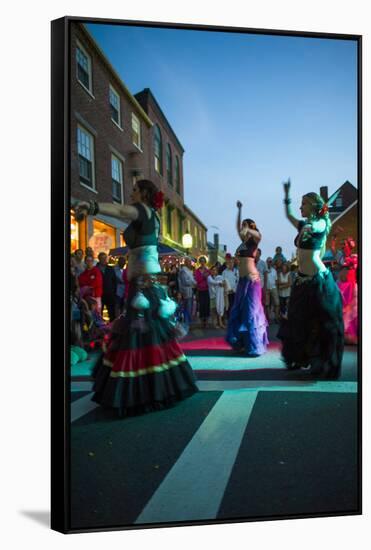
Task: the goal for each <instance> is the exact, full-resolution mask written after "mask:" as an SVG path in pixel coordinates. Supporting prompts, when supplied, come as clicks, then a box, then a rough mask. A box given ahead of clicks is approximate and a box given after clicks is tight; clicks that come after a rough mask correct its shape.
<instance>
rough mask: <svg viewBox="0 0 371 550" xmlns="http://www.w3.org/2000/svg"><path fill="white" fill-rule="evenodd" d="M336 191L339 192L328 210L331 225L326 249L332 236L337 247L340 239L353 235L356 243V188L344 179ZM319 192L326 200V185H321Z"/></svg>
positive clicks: (339, 244)
mask: <svg viewBox="0 0 371 550" xmlns="http://www.w3.org/2000/svg"><path fill="white" fill-rule="evenodd" d="M337 191H339V194H338V196H337V198H336V200H335V202H334V204H333V205H332V206H331V207H330V210H329V214H330V219H331V222H332V227H331V231H330V234H329V236H328V238H327V243H326V248H327V249H328V250H329V249H331V243H332V239H333V238H334V237H336V247H337V248H340V247H341V244H342V241H343V240H344V239H346V238H347V237H353V238H354V240H355V242H356V244H358V190H357V188H356V187H354V185H353V184H351V183H350V182H349V181H345V182H344V183H343V184H342V185H341V186H340V187H339V188H338V189H337V190H336V192H337ZM320 194H321V196H322V197H323V198H324V199H325V200H328V198H329V197H328V190H327V187H321V189H320Z"/></svg>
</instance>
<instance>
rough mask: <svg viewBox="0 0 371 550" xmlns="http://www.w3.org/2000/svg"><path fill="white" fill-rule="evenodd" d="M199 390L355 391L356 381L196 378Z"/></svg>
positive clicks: (356, 387) (356, 388)
mask: <svg viewBox="0 0 371 550" xmlns="http://www.w3.org/2000/svg"><path fill="white" fill-rule="evenodd" d="M197 387H198V388H199V390H201V391H224V390H238V389H243V388H246V389H253V390H256V391H308V392H329V393H357V391H358V384H357V382H337V381H327V380H326V381H325V380H323V381H309V380H308V381H300V380H292V381H290V382H287V381H284V380H274V381H269V380H198V381H197Z"/></svg>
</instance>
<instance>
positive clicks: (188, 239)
mask: <svg viewBox="0 0 371 550" xmlns="http://www.w3.org/2000/svg"><path fill="white" fill-rule="evenodd" d="M192 244H193V239H192V235H190V234H189V233H185V234H184V235H183V237H182V245H183V248H185V249H186V252H187V256H188V252H189V249H190V248H192Z"/></svg>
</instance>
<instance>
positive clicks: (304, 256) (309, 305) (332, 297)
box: [278, 180, 344, 378]
mask: <svg viewBox="0 0 371 550" xmlns="http://www.w3.org/2000/svg"><path fill="white" fill-rule="evenodd" d="M290 189H291V184H290V180H289V181H288V182H286V183H284V193H285V198H284V204H285V212H286V217H287V219H288V220H289V221H290V223H292V225H293V226H294V227H295V228H296V229H297V230H298V235H297V237H296V239H295V246H296V247H297V258H298V275H297V277H296V280H295V282H294V284H293V287H292V290H291V297H290V302H289V308H288V314H287V320H283V321H282V324H281V327H280V330H279V333H278V337H279V338H280V339H281V340H282V356H283V359H284V361H285V363H286V366H287V368H288V369H294V368H301V369H302V370H304V371H307V372H309V373H310V374H315V375H319V376H320V377H323V378H338V377H339V375H340V370H341V362H342V357H343V348H344V326H343V315H342V300H341V294H340V291H339V289H338V287H337V285H336V284H335V281H334V279H333V276H332V273H331V272H330V271H329V270H328V269H327V268H326V266H325V265H324V264H323V262H322V259H321V258H322V257H323V255H324V253H325V249H326V239H327V235H328V234H329V232H330V229H331V221H330V218H329V214H328V206H329V204H330V202H328V203H327V204H326V203H325V201H324V200H323V198H322V197H321V196H320V195H317V194H316V193H307V194H306V195H304V196H303V197H302V202H301V207H300V211H301V215H302V217H303V218H304V219H302V220H299V219H297V218H296V217H295V216H294V213H293V210H292V207H291V197H290ZM330 200H331V199H330ZM332 200H333V198H332ZM332 200H331V202H332Z"/></svg>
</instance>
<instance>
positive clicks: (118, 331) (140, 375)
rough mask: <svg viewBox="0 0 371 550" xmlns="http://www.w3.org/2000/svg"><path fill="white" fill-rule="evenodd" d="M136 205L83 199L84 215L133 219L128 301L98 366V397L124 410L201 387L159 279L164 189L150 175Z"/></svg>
mask: <svg viewBox="0 0 371 550" xmlns="http://www.w3.org/2000/svg"><path fill="white" fill-rule="evenodd" d="M131 199H132V202H133V204H132V205H116V204H111V203H99V204H98V203H96V202H95V201H91V202H79V203H78V204H77V205H76V207H75V208H76V211H77V215H78V216H79V217H81V216H83V215H87V214H92V215H96V214H97V213H98V212H100V213H102V214H107V215H110V216H116V217H118V218H122V219H125V220H128V221H130V224H129V225H128V227H127V228H126V230H125V232H124V237H125V241H126V243H127V246H128V247H129V250H130V252H129V260H128V269H127V276H128V282H129V296H128V305H127V311H126V314H125V316H121V317H119V318H118V319H117V320H116V321H115V322H114V323H113V327H112V334H111V340H110V342H109V345H108V349H107V351H106V353H105V355H104V359H103V363H102V364H101V365H100V366H99V367H98V369H97V370H96V372H95V383H94V387H93V389H94V392H95V393H94V396H93V400H94V401H96V402H97V403H99V404H100V405H102V406H104V407H109V408H113V409H116V411H117V413H118V415H119V416H126V415H134V414H141V413H144V412H149V411H152V410H157V409H161V408H164V407H167V406H170V405H172V404H173V403H175V402H176V401H179V400H181V399H183V398H185V397H187V396H190V395H192V394H193V393H194V392H196V391H197V386H196V383H195V378H194V375H193V371H192V368H191V366H190V365H189V363H188V361H187V359H186V357H185V356H184V355H183V352H182V350H181V348H180V346H179V344H178V343H177V341H176V336H175V323H174V318H173V314H174V313H175V309H176V304H175V302H174V301H173V300H170V298H169V297H168V295H167V291H166V289H165V288H164V287H163V286H161V285H160V284H159V283H158V282H157V277H156V275H157V274H158V273H160V271H161V268H160V265H159V261H158V250H157V244H158V237H159V233H160V220H159V217H158V215H157V210H158V209H159V208H160V207H161V206H162V203H163V195H162V193H161V192H159V191H158V190H157V188H156V186H155V185H154V183H152V182H151V181H149V180H140V181H138V182H137V183H136V184H135V185H134V188H133V192H132V196H131Z"/></svg>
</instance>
